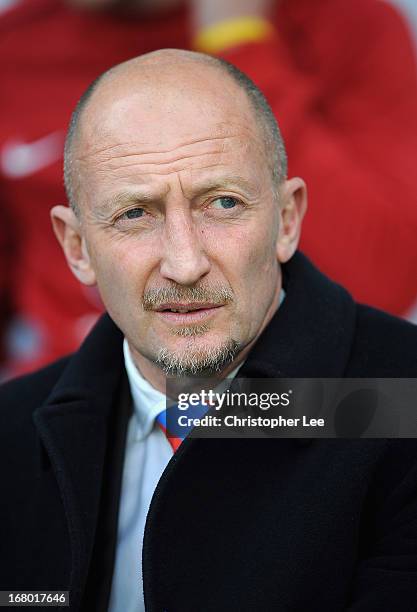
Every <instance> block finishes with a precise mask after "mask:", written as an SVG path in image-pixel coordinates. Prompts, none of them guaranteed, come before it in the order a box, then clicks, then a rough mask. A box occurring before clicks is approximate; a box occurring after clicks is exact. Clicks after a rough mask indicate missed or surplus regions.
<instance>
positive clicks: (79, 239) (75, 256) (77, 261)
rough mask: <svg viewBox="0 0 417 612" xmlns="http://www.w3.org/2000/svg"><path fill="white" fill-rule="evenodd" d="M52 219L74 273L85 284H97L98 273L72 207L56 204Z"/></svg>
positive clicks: (56, 234) (52, 211)
mask: <svg viewBox="0 0 417 612" xmlns="http://www.w3.org/2000/svg"><path fill="white" fill-rule="evenodd" d="M51 220H52V227H53V228H54V232H55V236H56V237H57V238H58V241H59V243H60V245H61V247H62V250H63V251H64V254H65V257H66V259H67V263H68V265H69V267H70V268H71V270H72V272H73V274H74V275H75V276H76V278H77V279H78V280H79V281H80V282H81V283H83V284H84V285H90V286H91V285H95V284H96V275H95V272H94V270H93V268H92V266H91V261H90V256H89V254H88V250H87V246H86V243H85V238H84V236H83V235H82V230H81V223H80V221H79V220H78V218H77V216H76V214H75V213H74V211H73V210H72V208H69V207H68V206H54V207H53V208H52V210H51Z"/></svg>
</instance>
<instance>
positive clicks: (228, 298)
mask: <svg viewBox="0 0 417 612" xmlns="http://www.w3.org/2000/svg"><path fill="white" fill-rule="evenodd" d="M233 297H234V295H233V291H232V288H231V287H230V286H228V285H213V286H210V287H208V286H197V287H181V286H180V285H178V286H172V287H155V288H154V289H148V290H147V291H145V293H144V294H143V298H142V306H143V308H144V310H154V309H155V308H158V307H159V306H161V305H162V304H166V303H169V302H185V303H187V304H192V303H201V302H208V303H210V304H219V305H223V304H227V303H229V302H232V301H233Z"/></svg>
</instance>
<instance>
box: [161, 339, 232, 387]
mask: <svg viewBox="0 0 417 612" xmlns="http://www.w3.org/2000/svg"><path fill="white" fill-rule="evenodd" d="M194 337H195V336H194ZM239 350H240V345H239V343H238V342H237V341H236V340H234V339H233V338H229V339H227V340H225V341H223V342H222V343H215V344H214V343H208V342H204V343H203V342H195V341H192V340H191V341H189V342H188V343H187V345H186V346H185V347H184V348H182V349H178V348H177V347H176V348H174V349H169V348H167V347H161V348H160V349H159V351H158V354H157V356H156V359H155V363H156V365H157V366H158V367H159V368H161V369H162V370H163V371H164V372H165V374H166V375H167V376H175V377H190V376H191V377H198V376H201V377H207V376H213V375H216V374H219V372H221V371H222V370H223V369H224V368H225V367H226V366H228V365H229V364H230V363H232V361H233V360H234V359H235V357H236V355H237V354H238V352H239Z"/></svg>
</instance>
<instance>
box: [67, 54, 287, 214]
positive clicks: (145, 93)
mask: <svg viewBox="0 0 417 612" xmlns="http://www.w3.org/2000/svg"><path fill="white" fill-rule="evenodd" d="M132 96H137V105H138V106H142V107H143V109H144V110H147V111H149V109H151V110H152V108H153V107H155V120H156V121H158V113H159V114H160V116H161V115H162V113H163V114H166V115H168V116H171V115H172V120H173V123H174V126H178V124H179V126H181V125H183V126H184V128H185V129H186V124H187V112H186V109H185V107H184V114H183V116H182V117H181V116H179V115H181V109H182V107H183V106H182V103H181V101H180V102H179V96H183V99H184V100H185V101H187V102H188V101H191V100H192V101H193V104H194V105H197V107H198V108H201V121H202V122H204V115H205V114H206V115H207V114H208V113H210V106H211V107H212V108H215V107H218V106H220V107H222V104H223V105H224V104H225V101H226V103H228V104H229V106H230V105H231V106H233V108H234V109H235V113H236V115H239V114H240V115H243V117H242V118H243V120H245V119H246V120H247V122H248V124H251V125H252V126H253V128H254V129H255V131H256V133H257V136H258V139H259V141H260V143H261V144H262V147H263V148H264V152H265V158H266V162H267V164H268V165H269V167H270V171H271V176H272V180H273V184H274V187H275V188H278V187H279V185H280V184H281V182H282V181H283V180H284V179H285V178H286V176H287V156H286V151H285V146H284V142H283V139H282V136H281V133H280V130H279V128H278V125H277V122H276V120H275V117H274V115H273V113H272V110H271V108H270V106H269V104H268V102H267V101H266V99H265V97H264V95H263V94H262V92H261V91H260V90H259V89H258V87H256V85H255V84H254V83H253V82H252V81H251V80H250V79H249V77H247V76H246V75H245V74H244V73H243V72H241V71H240V70H238V69H237V68H236V67H235V66H233V65H232V64H230V63H228V62H226V61H225V60H221V59H218V58H214V57H211V56H208V55H204V54H201V53H195V52H190V51H183V50H177V49H164V50H160V51H154V52H152V53H148V54H146V55H143V56H140V57H138V58H134V59H132V60H129V61H127V62H124V63H122V64H119V65H117V66H115V67H113V68H111V69H109V70H108V71H106V72H104V73H103V74H102V75H100V76H99V77H98V78H97V79H96V80H95V81H94V82H93V83H92V84H91V85H90V86H89V87H88V89H87V90H86V91H85V92H84V94H83V95H82V97H81V99H80V100H79V102H78V104H77V106H76V108H75V110H74V113H73V115H72V118H71V122H70V125H69V129H68V134H67V139H66V143H65V153H64V180H65V188H66V191H67V196H68V200H69V203H70V205H71V207H72V208H73V210H74V211H75V212H76V213H79V211H80V205H79V197H78V195H79V189H80V187H82V177H81V175H80V172H79V167H78V159H79V158H80V156H82V152H83V151H84V150H85V148H86V146H87V143H88V146H89V147H92V148H94V141H95V140H96V136H97V134H98V132H100V133H101V135H103V134H105V133H106V130H109V129H112V128H114V119H116V122H117V121H119V122H120V125H122V123H123V121H122V119H123V112H124V109H125V104H124V101H125V100H126V99H127V98H129V97H132ZM217 98H218V100H217ZM110 114H112V115H113V119H112V121H111V123H112V128H110V127H109V123H110V121H109V120H108V117H109V115H110ZM114 116H116V117H114ZM225 121H227V119H225ZM161 137H162V138H163V134H161Z"/></svg>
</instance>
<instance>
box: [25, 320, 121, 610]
mask: <svg viewBox="0 0 417 612" xmlns="http://www.w3.org/2000/svg"><path fill="white" fill-rule="evenodd" d="M122 372H123V354H122V336H121V333H120V332H119V330H117V328H116V327H115V326H114V324H113V323H112V322H111V320H110V319H109V318H108V317H107V316H105V317H103V318H102V319H101V320H100V321H99V323H98V324H97V325H96V327H95V328H94V330H93V331H92V333H91V334H90V335H89V336H88V338H87V339H86V341H85V342H84V344H83V345H82V347H81V348H80V350H79V351H78V352H77V353H76V354H75V355H74V356H73V358H72V359H71V360H70V362H69V363H68V366H67V367H66V369H65V370H64V372H63V374H62V376H61V378H60V379H59V380H58V382H57V384H56V385H55V387H54V389H53V390H52V392H51V394H50V396H49V397H48V399H47V400H46V402H45V403H44V405H43V406H41V407H40V408H39V409H38V410H37V411H36V412H35V413H34V421H35V425H36V427H37V429H38V432H39V435H40V437H41V440H42V442H43V445H44V447H45V450H46V452H47V454H48V456H49V459H50V462H51V465H52V468H53V470H54V472H55V476H56V478H57V481H58V485H59V488H60V492H61V496H62V502H63V504H64V508H65V513H66V518H67V523H68V529H69V535H70V541H71V553H72V571H71V577H70V583H71V584H70V587H69V588H70V591H71V607H72V609H77V605H78V603H79V601H80V598H81V594H82V592H83V588H84V585H85V581H86V576H87V572H88V566H89V562H90V557H91V553H92V547H93V543H94V535H95V530H96V522H97V516H98V510H99V502H100V494H101V486H102V476H103V467H104V460H105V455H106V446H107V437H108V436H107V433H108V421H109V416H110V413H111V408H112V405H113V402H114V401H115V399H117V398H118V396H119V392H118V390H119V387H120V384H121V380H122Z"/></svg>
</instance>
